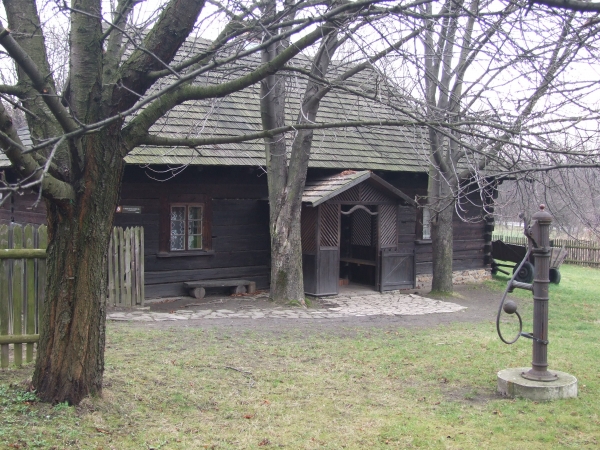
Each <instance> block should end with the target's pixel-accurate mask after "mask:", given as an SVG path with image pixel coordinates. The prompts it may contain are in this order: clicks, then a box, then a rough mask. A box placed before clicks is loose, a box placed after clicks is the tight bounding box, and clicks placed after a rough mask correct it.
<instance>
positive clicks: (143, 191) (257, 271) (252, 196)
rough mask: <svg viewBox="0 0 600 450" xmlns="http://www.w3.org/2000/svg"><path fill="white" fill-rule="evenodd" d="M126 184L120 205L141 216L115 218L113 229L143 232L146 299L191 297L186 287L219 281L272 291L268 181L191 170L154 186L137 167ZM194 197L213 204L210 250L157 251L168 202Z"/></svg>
mask: <svg viewBox="0 0 600 450" xmlns="http://www.w3.org/2000/svg"><path fill="white" fill-rule="evenodd" d="M186 172H189V173H186ZM125 179H126V180H127V181H125V182H124V183H123V187H122V190H121V201H120V204H121V205H122V206H129V207H141V213H139V214H138V213H118V214H115V221H114V225H115V226H122V227H128V226H139V225H141V226H143V227H144V236H145V242H144V244H145V248H144V251H145V281H146V283H145V284H146V298H155V297H166V296H175V295H187V293H186V292H185V290H184V288H183V282H185V281H199V280H207V279H215V278H244V279H248V280H251V281H254V282H256V286H257V288H259V289H264V288H267V287H268V283H269V270H270V250H269V248H270V247H269V246H270V242H269V226H268V219H269V213H268V203H267V202H266V201H265V200H264V199H265V198H266V196H267V185H266V177H264V176H263V177H259V176H258V174H257V173H256V172H254V171H250V170H249V169H247V168H240V169H235V168H233V169H232V168H230V169H229V170H227V168H212V169H205V170H203V171H202V172H198V171H197V169H195V168H193V167H191V168H188V169H187V170H186V171H185V172H184V173H182V174H180V175H178V176H177V177H175V178H174V179H172V180H169V181H166V182H157V181H152V180H150V179H149V178H148V177H147V176H145V175H144V174H143V173H141V171H140V169H134V168H128V172H127V173H126V177H125ZM194 194H197V195H200V196H206V198H209V199H211V209H212V218H211V221H210V222H211V224H210V234H211V236H210V238H211V240H212V245H211V247H212V248H211V249H210V250H209V251H208V252H206V253H205V254H197V253H196V254H191V253H189V254H187V255H186V253H185V252H164V249H161V248H159V246H160V245H159V242H160V224H161V214H163V215H164V214H165V212H164V206H163V210H162V211H161V205H164V203H165V202H164V197H165V196H169V197H171V198H177V196H178V195H188V196H189V195H194ZM125 210H127V209H125ZM166 214H167V215H168V212H167V213H166ZM165 219H166V221H167V224H168V217H167V218H165ZM162 223H163V224H164V223H165V221H164V220H163V221H162ZM163 232H164V231H163Z"/></svg>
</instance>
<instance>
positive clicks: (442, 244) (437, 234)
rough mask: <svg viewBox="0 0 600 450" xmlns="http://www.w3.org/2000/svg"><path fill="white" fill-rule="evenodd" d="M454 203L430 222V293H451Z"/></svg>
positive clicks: (435, 215) (436, 214)
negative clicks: (431, 252) (431, 274)
mask: <svg viewBox="0 0 600 450" xmlns="http://www.w3.org/2000/svg"><path fill="white" fill-rule="evenodd" d="M453 206H454V202H452V204H451V205H447V206H446V207H445V208H444V209H442V210H441V211H440V212H437V213H435V214H433V215H434V218H433V220H432V221H431V246H432V251H433V279H432V283H431V291H432V292H443V293H448V292H452V290H453V287H452V258H453V256H452V251H453V250H452V243H453V238H452V236H453V228H452V218H453V216H454V208H453Z"/></svg>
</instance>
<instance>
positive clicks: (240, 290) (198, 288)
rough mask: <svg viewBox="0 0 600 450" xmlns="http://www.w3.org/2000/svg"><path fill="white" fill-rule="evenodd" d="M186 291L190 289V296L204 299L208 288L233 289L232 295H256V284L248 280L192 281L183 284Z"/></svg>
mask: <svg viewBox="0 0 600 450" xmlns="http://www.w3.org/2000/svg"><path fill="white" fill-rule="evenodd" d="M183 285H184V286H185V287H186V289H189V292H190V295H191V296H192V297H195V298H204V295H206V288H213V287H233V289H232V294H245V293H246V292H248V293H249V294H254V293H255V292H256V283H255V282H254V281H248V280H233V279H231V280H204V281H190V282H187V283H183Z"/></svg>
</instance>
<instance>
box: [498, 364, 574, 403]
mask: <svg viewBox="0 0 600 450" xmlns="http://www.w3.org/2000/svg"><path fill="white" fill-rule="evenodd" d="M529 369H531V367H517V368H515V369H504V370H501V371H500V372H498V392H499V393H500V394H502V395H504V396H506V397H511V398H512V397H521V398H527V399H529V400H534V401H537V402H547V401H552V400H558V399H561V398H574V397H577V378H575V377H574V376H573V375H569V374H568V373H565V372H559V371H558V370H550V371H551V372H552V373H555V374H556V375H558V379H557V380H554V381H533V380H528V379H526V378H523V377H522V376H521V374H522V373H523V372H527V371H528V370H529Z"/></svg>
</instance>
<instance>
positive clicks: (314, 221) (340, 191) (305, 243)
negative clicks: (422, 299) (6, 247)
mask: <svg viewBox="0 0 600 450" xmlns="http://www.w3.org/2000/svg"><path fill="white" fill-rule="evenodd" d="M302 202H303V205H302V218H301V221H302V264H303V271H304V289H305V292H306V294H309V295H314V296H324V295H336V294H338V293H339V291H340V285H342V286H344V285H348V284H350V283H352V284H359V285H363V286H367V287H369V288H370V289H371V290H377V291H380V292H384V291H390V290H396V289H409V288H413V287H414V286H415V274H416V271H415V256H414V250H413V249H412V248H411V249H410V250H407V249H403V248H402V247H401V246H399V242H398V229H399V227H398V224H399V220H400V217H401V215H407V214H408V215H412V217H415V216H416V213H417V208H416V206H417V204H416V202H415V201H414V200H412V199H411V198H410V197H408V196H407V195H406V194H404V193H403V192H402V191H400V190H399V189H396V188H395V187H394V186H392V185H391V184H389V183H388V182H386V181H385V180H383V179H382V178H380V177H378V176H377V175H375V174H373V173H372V172H370V171H360V172H355V171H345V172H342V173H341V174H337V175H332V176H328V177H322V178H318V179H315V180H308V181H307V182H306V188H305V190H304V195H303V197H302Z"/></svg>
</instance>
